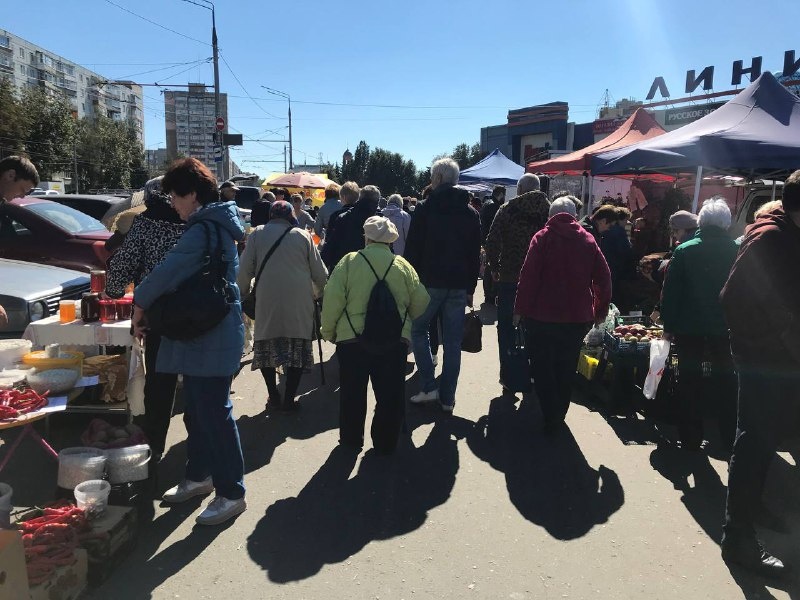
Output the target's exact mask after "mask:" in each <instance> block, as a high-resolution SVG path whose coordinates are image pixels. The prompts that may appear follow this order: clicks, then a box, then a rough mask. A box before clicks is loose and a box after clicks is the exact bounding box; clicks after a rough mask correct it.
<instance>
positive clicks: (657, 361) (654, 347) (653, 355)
mask: <svg viewBox="0 0 800 600" xmlns="http://www.w3.org/2000/svg"><path fill="white" fill-rule="evenodd" d="M667 358H669V342H668V341H667V340H653V341H652V342H650V368H649V369H648V371H647V378H645V380H644V387H643V388H642V392H643V393H644V397H645V398H647V399H648V400H652V399H653V398H655V397H656V392H657V391H658V384H659V383H660V382H661V377H663V375H664V367H665V365H666V364H667Z"/></svg>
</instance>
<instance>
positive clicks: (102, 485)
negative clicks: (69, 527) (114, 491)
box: [75, 479, 111, 515]
mask: <svg viewBox="0 0 800 600" xmlns="http://www.w3.org/2000/svg"><path fill="white" fill-rule="evenodd" d="M110 493H111V484H110V483H108V482H107V481H104V480H102V479H92V480H90V481H84V482H83V483H80V484H78V485H76V486H75V502H76V503H77V505H78V508H81V509H83V510H85V511H86V512H87V513H89V514H90V515H99V514H101V513H102V512H103V511H105V509H106V506H108V495H109V494H110Z"/></svg>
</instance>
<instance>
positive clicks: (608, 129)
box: [592, 118, 625, 135]
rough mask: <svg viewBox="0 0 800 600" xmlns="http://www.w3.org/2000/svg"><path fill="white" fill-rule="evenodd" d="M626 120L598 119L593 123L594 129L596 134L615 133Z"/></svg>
mask: <svg viewBox="0 0 800 600" xmlns="http://www.w3.org/2000/svg"><path fill="white" fill-rule="evenodd" d="M624 122H625V119H623V118H618V119H597V120H596V121H595V122H594V123H592V131H593V132H594V134H595V135H606V134H609V133H614V132H615V131H616V130H617V129H619V128H620V125H622V124H623V123H624Z"/></svg>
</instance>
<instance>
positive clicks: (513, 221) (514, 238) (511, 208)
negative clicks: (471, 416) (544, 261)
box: [481, 173, 550, 387]
mask: <svg viewBox="0 0 800 600" xmlns="http://www.w3.org/2000/svg"><path fill="white" fill-rule="evenodd" d="M517 194H519V195H518V196H517V197H516V198H512V199H511V200H509V202H508V203H507V204H504V205H503V206H501V207H500V209H499V210H498V211H497V214H496V215H495V217H494V221H493V222H492V227H491V229H490V230H489V236H488V237H487V238H486V239H485V240H484V248H485V249H486V271H485V273H484V276H483V279H484V282H485V281H486V280H487V279H492V280H493V281H494V289H495V291H496V292H497V345H498V347H499V350H500V384H501V385H503V386H504V387H505V383H504V382H505V381H506V380H505V378H504V376H505V370H506V363H507V362H508V360H507V357H508V351H509V350H510V349H511V346H512V344H513V343H514V323H513V317H514V299H515V298H516V295H517V282H518V281H519V272H520V269H522V263H524V262H525V256H526V255H527V254H528V246H530V244H531V238H533V236H534V235H535V234H536V233H537V232H538V231H539V230H540V229H541V228H542V227H544V226H545V223H547V218H548V216H547V215H548V212H549V210H550V202H548V201H547V196H546V195H545V194H544V192H542V191H540V190H539V178H538V177H537V176H536V175H534V174H532V173H526V174H525V175H523V176H522V177H521V178H520V180H519V181H518V182H517ZM481 224H483V223H481Z"/></svg>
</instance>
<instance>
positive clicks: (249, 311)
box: [242, 227, 292, 319]
mask: <svg viewBox="0 0 800 600" xmlns="http://www.w3.org/2000/svg"><path fill="white" fill-rule="evenodd" d="M291 230H292V228H291V227H287V228H286V231H284V232H283V233H282V234H281V237H279V238H278V241H277V242H275V243H274V244H272V248H270V249H269V252H267V255H266V256H265V257H264V260H262V261H261V266H260V267H259V268H258V273H257V274H256V280H255V282H254V283H253V289H252V291H250V292H249V293H248V294H246V295H245V297H244V299H243V300H242V312H243V313H244V314H246V315H247V316H248V317H250V318H251V319H255V318H256V288H257V287H258V280H259V279H260V278H261V273H263V272H264V267H265V266H266V265H267V261H268V260H269V259H270V258H271V257H272V255H273V254H274V253H275V250H277V249H278V246H280V244H281V242H282V241H283V238H285V237H286V234H287V233H289V232H290V231H291Z"/></svg>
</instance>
